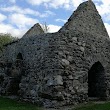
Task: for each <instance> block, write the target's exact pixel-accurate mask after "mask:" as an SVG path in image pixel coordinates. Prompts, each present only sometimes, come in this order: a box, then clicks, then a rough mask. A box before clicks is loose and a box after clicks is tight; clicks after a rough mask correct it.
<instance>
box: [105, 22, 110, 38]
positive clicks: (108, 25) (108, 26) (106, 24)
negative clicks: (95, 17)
mask: <svg viewBox="0 0 110 110" xmlns="http://www.w3.org/2000/svg"><path fill="white" fill-rule="evenodd" d="M104 25H105V27H106V29H107V32H108V34H109V36H110V24H108V23H104Z"/></svg>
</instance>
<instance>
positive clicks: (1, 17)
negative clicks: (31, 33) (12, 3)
mask: <svg viewBox="0 0 110 110" xmlns="http://www.w3.org/2000/svg"><path fill="white" fill-rule="evenodd" d="M6 18H7V17H6V16H5V15H3V14H1V13H0V22H2V21H4V20H6Z"/></svg>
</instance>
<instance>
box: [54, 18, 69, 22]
mask: <svg viewBox="0 0 110 110" xmlns="http://www.w3.org/2000/svg"><path fill="white" fill-rule="evenodd" d="M55 21H56V22H63V23H65V22H66V21H67V20H65V19H56V20H55Z"/></svg>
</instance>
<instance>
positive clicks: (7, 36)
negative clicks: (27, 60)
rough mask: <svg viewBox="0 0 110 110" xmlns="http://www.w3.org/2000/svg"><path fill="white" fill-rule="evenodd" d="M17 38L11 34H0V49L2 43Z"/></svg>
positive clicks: (0, 49) (0, 48)
mask: <svg viewBox="0 0 110 110" xmlns="http://www.w3.org/2000/svg"><path fill="white" fill-rule="evenodd" d="M15 40H17V38H15V37H12V36H11V34H2V33H1V34H0V51H2V49H3V45H5V44H8V43H10V42H13V41H15Z"/></svg>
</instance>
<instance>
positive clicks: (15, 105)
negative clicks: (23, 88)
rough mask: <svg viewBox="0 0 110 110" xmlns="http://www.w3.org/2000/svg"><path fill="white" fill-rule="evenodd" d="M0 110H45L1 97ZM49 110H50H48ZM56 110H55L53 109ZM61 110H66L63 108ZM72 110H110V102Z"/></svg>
mask: <svg viewBox="0 0 110 110" xmlns="http://www.w3.org/2000/svg"><path fill="white" fill-rule="evenodd" d="M0 110H44V109H41V108H39V107H37V106H36V105H32V104H29V103H23V102H17V101H15V100H11V99H7V98H2V97H0ZM46 110H48V109H46ZM49 110H51V109H49ZM52 110H54V109H52ZM59 110H66V109H64V108H63V107H62V108H61V109H59ZM72 110H110V102H103V103H102V102H99V103H95V102H89V103H87V104H79V105H77V106H76V107H75V108H74V109H72Z"/></svg>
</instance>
